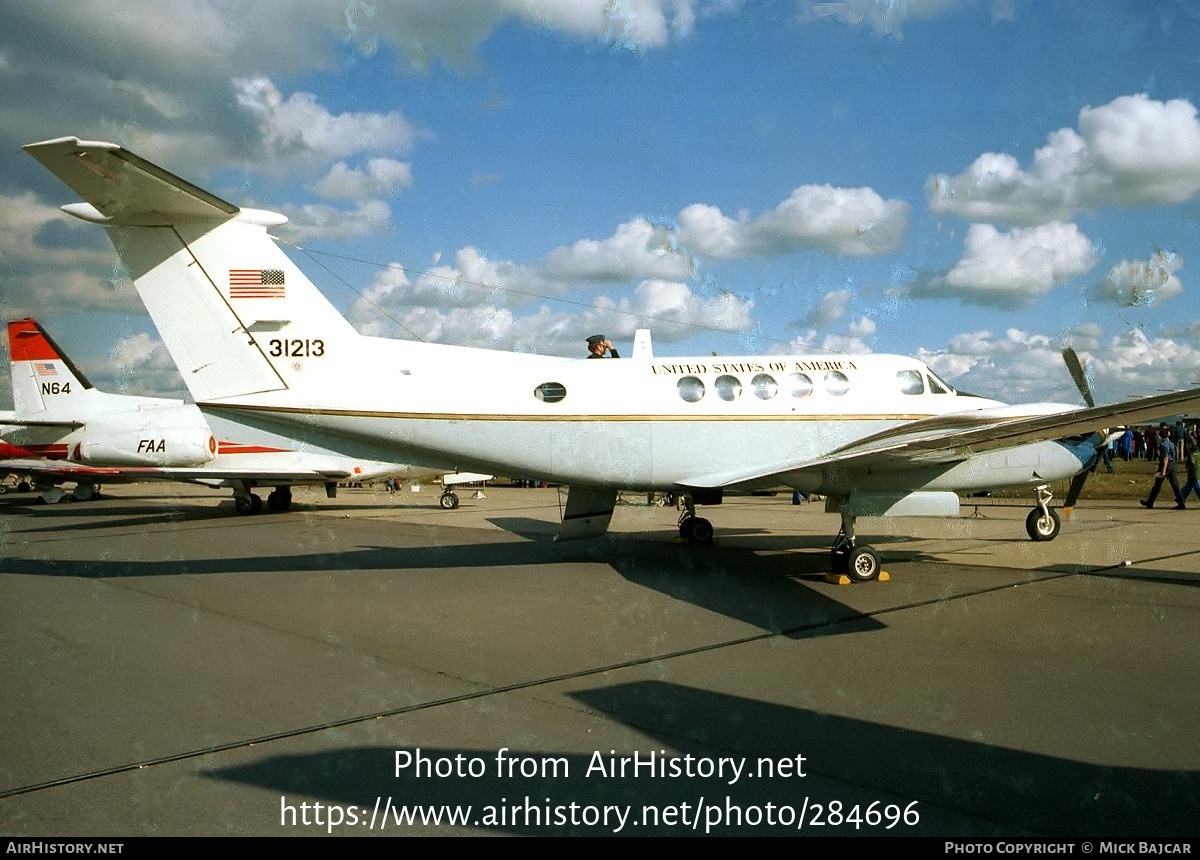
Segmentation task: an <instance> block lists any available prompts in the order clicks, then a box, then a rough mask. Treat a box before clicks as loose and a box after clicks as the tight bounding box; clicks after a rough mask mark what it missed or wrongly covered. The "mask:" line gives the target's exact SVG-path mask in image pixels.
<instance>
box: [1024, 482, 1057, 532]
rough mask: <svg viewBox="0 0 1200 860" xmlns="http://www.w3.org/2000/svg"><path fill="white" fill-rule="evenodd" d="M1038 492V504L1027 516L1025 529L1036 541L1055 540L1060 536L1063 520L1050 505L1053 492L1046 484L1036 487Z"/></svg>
mask: <svg viewBox="0 0 1200 860" xmlns="http://www.w3.org/2000/svg"><path fill="white" fill-rule="evenodd" d="M1036 492H1037V495H1038V498H1037V504H1036V505H1035V506H1034V508H1033V510H1031V511H1030V512H1029V516H1027V517H1026V518H1025V531H1027V532H1028V533H1029V537H1031V538H1032V539H1033V540H1035V541H1046V540H1054V539H1055V538H1056V537H1058V532H1059V530H1060V529H1061V528H1062V522H1061V521H1060V520H1059V518H1058V512H1057V511H1055V510H1054V509H1053V508H1051V507H1050V505H1049V502H1050V499H1052V498H1053V493H1051V492H1050V488H1049V487H1047V486H1046V485H1045V484H1043V485H1042V486H1040V487H1038V488H1036Z"/></svg>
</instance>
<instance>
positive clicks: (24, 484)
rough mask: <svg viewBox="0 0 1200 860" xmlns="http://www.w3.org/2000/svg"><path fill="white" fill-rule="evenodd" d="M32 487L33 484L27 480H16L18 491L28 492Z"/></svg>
mask: <svg viewBox="0 0 1200 860" xmlns="http://www.w3.org/2000/svg"><path fill="white" fill-rule="evenodd" d="M32 489H33V484H31V483H29V482H28V481H17V492H18V493H28V492H29V491H30V490H32Z"/></svg>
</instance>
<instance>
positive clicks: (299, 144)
mask: <svg viewBox="0 0 1200 860" xmlns="http://www.w3.org/2000/svg"><path fill="white" fill-rule="evenodd" d="M233 85H234V90H235V93H236V97H237V102H238V104H239V105H241V106H242V107H243V108H245V109H246V110H248V111H250V113H251V114H253V115H254V116H255V117H256V118H257V119H258V124H259V126H258V127H259V131H260V132H261V134H262V137H263V143H264V144H265V145H266V146H267V148H268V149H269V150H270V151H272V152H273V153H275V154H277V155H281V156H296V157H300V158H310V157H312V158H345V157H346V156H349V155H354V154H357V153H362V152H374V153H383V152H389V153H405V152H409V151H410V150H411V149H412V147H413V145H414V143H415V142H416V140H417V138H418V137H419V136H421V131H420V130H419V129H418V128H417V127H416V126H414V125H413V124H412V123H411V122H409V121H408V120H407V119H406V118H405V117H404V115H403V114H402V113H400V111H395V110H394V111H388V112H387V113H363V112H346V113H339V114H334V113H330V111H329V110H328V109H327V108H325V107H324V106H323V105H321V104H320V103H319V102H318V101H317V97H316V96H315V95H313V94H312V93H305V92H296V93H292V94H291V95H290V96H287V97H286V98H285V97H284V95H283V93H281V92H280V91H279V89H278V88H277V87H276V86H275V84H274V83H272V82H271V79H270V78H267V77H254V78H235V79H234V81H233Z"/></svg>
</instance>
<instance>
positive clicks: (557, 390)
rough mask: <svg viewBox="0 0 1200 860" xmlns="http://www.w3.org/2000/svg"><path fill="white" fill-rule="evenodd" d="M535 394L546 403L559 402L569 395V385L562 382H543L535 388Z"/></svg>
mask: <svg viewBox="0 0 1200 860" xmlns="http://www.w3.org/2000/svg"><path fill="white" fill-rule="evenodd" d="M533 396H534V397H536V398H537V399H538V400H541V401H542V402H544V403H558V402H559V401H560V400H562V399H563V398H564V397H566V396H567V387H566V386H565V385H563V384H562V383H561V382H543V383H542V384H541V385H539V386H538V387H537V388H535V389H533Z"/></svg>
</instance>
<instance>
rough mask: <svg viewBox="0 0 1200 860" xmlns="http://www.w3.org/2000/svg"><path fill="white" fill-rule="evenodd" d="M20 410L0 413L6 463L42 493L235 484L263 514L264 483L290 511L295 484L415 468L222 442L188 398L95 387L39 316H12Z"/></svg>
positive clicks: (241, 508)
mask: <svg viewBox="0 0 1200 860" xmlns="http://www.w3.org/2000/svg"><path fill="white" fill-rule="evenodd" d="M8 351H9V361H10V362H11V366H12V386H13V401H14V405H15V407H16V409H15V410H14V411H12V412H7V413H0V472H15V473H18V474H21V475H29V476H31V477H32V478H33V483H34V484H35V485H36V486H37V487H38V489H39V491H40V492H41V494H42V500H43V501H47V502H57V501H59V500H60V499H62V498H63V496H64V495H65V493H64V491H63V490H62V489H61V488H60V487H59V486H58V485H59V484H61V483H63V482H67V481H74V482H75V488H74V490H73V491H72V496H73V497H74V498H75V499H77V500H79V501H88V500H91V499H94V498H96V497H97V496H98V494H99V490H100V485H101V484H118V483H137V482H141V481H182V482H188V483H195V484H203V485H205V486H209V487H226V488H229V489H232V490H233V494H234V502H235V507H236V509H237V511H238V512H239V513H244V514H248V513H258V512H259V511H260V510H262V507H263V500H262V498H261V497H260V496H259V495H258V494H257V493H255V492H254V489H255V488H256V487H259V486H264V485H265V486H272V487H274V488H275V489H274V490H272V492H271V493H270V494H269V495H268V496H267V502H266V505H267V507H268V508H269V509H270V510H272V511H282V510H286V509H287V508H288V507H289V506H290V505H291V502H292V492H291V487H292V486H293V485H296V484H324V485H325V486H326V491H327V493H328V494H329V495H330V496H331V497H332V496H333V495H335V494H336V492H337V482H338V481H342V480H350V481H370V480H382V479H383V478H385V477H405V476H406V475H407V472H408V467H406V466H397V465H395V464H393V463H378V462H373V461H362V460H352V459H351V458H349V457H344V456H342V455H338V454H331V453H316V452H311V451H293V450H289V449H287V448H284V447H280V446H277V445H262V444H247V443H245V442H230V441H224V440H222V441H218V439H217V437H216V436H214V435H213V431H212V430H211V429H210V427H209V423H208V422H206V421H205V419H204V416H203V415H201V413H200V410H199V409H197V408H196V407H195V406H194V405H192V404H189V403H184V402H183V401H181V400H170V399H167V398H161V397H136V396H133V395H125V394H108V393H106V392H103V391H97V390H96V389H95V388H93V387H92V385H91V383H90V382H89V381H88V379H87V377H86V376H84V375H83V373H82V371H80V370H79V369H78V368H76V367H75V365H74V363H73V362H72V361H71V360H70V358H68V357H67V356H66V355H64V354H63V353H62V350H60V349H59V348H58V346H57V344H55V343H54V341H53V340H51V338H50V336H49V335H47V334H46V332H45V331H44V330H43V329H42V327H41V326H40V325H38V323H37V322H36V321H34V320H31V319H25V320H18V321H16V322H10V323H9V324H8Z"/></svg>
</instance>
